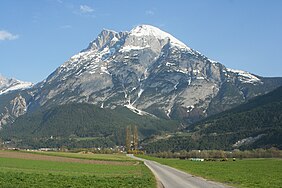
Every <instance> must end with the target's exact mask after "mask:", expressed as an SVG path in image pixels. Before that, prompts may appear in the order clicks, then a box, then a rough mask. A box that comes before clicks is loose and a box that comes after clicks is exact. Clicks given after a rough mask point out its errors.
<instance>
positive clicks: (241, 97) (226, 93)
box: [34, 25, 282, 122]
mask: <svg viewBox="0 0 282 188" xmlns="http://www.w3.org/2000/svg"><path fill="white" fill-rule="evenodd" d="M276 80H277V79H276ZM279 80H280V81H279V82H277V84H273V85H272V86H269V85H271V84H269V83H270V82H271V81H269V80H268V81H267V83H266V82H265V79H264V78H262V77H259V76H256V75H253V74H251V73H248V72H245V71H237V70H232V69H228V68H226V67H225V66H224V65H222V64H220V63H219V62H215V61H212V60H210V59H208V58H207V57H205V56H204V55H202V54H200V53H199V52H197V51H195V50H193V49H191V48H190V47H188V46H186V45H185V44H183V43H182V42H180V41H179V40H177V39H176V38H174V37H173V36H171V35H170V34H168V33H166V32H164V31H161V30H160V29H158V28H156V27H153V26H149V25H141V26H137V27H136V28H134V29H132V30H131V31H130V32H120V33H117V32H114V31H110V30H104V31H102V32H101V33H100V35H99V36H98V37H97V39H95V40H94V41H93V42H91V43H90V44H89V46H88V48H87V49H85V50H83V51H82V52H80V53H78V54H77V55H74V56H73V57H71V58H70V60H69V61H67V62H66V63H64V64H63V65H62V66H60V67H59V68H58V69H57V70H56V71H55V72H53V73H52V74H51V75H50V76H49V77H48V78H47V79H46V80H45V81H44V82H42V83H40V84H39V85H38V86H37V90H38V92H37V93H38V94H37V96H36V98H35V103H34V104H36V105H39V106H52V105H54V104H64V103H70V102H86V103H93V104H97V105H99V106H101V108H115V107H116V106H119V105H122V106H126V107H128V108H129V109H131V110H133V111H134V112H136V113H139V114H146V113H150V114H154V115H156V116H162V117H166V118H175V119H179V118H180V119H186V120H187V121H188V122H193V121H195V120H198V119H200V118H202V117H206V116H207V115H209V114H213V113H217V112H220V111H222V110H225V109H228V108H231V107H233V106H235V105H238V104H240V103H242V102H244V101H246V100H247V99H249V98H251V97H254V96H256V95H260V94H264V93H266V92H268V91H270V90H272V89H274V88H275V87H277V86H279V85H281V84H282V81H281V79H279ZM265 85H268V86H267V87H265Z"/></svg>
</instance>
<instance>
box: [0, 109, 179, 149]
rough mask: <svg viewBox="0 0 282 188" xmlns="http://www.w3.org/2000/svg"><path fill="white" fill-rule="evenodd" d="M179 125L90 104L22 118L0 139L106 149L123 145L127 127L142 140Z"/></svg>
mask: <svg viewBox="0 0 282 188" xmlns="http://www.w3.org/2000/svg"><path fill="white" fill-rule="evenodd" d="M178 125H179V124H178V122H175V121H167V120H162V119H159V118H156V117H152V116H140V115H138V114H136V113H133V112H132V111H130V110H128V109H127V108H125V107H117V108H116V109H114V110H111V109H103V108H100V107H97V106H95V105H91V104H65V105H59V106H56V107H53V108H50V109H48V110H38V111H36V112H33V113H27V114H25V115H22V116H21V117H19V118H17V119H16V120H15V122H14V123H13V124H12V125H6V126H4V127H3V128H2V130H1V136H0V137H1V138H3V139H5V140H12V141H13V142H14V143H15V144H17V146H20V147H32V148H38V147H50V144H56V145H52V146H53V147H61V146H63V145H64V146H72V147H82V145H83V147H93V145H96V146H97V147H107V146H112V145H113V144H114V145H122V144H123V145H124V141H125V128H126V127H127V126H131V128H132V129H133V128H134V126H137V127H138V130H139V137H140V138H141V139H142V138H145V137H148V136H152V135H157V134H161V133H162V132H164V131H166V132H168V131H170V132H171V131H175V130H177V128H178ZM50 138H51V139H50Z"/></svg>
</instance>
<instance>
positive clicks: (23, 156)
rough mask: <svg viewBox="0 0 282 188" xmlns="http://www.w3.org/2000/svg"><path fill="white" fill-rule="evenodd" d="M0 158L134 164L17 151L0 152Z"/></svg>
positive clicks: (130, 163)
mask: <svg viewBox="0 0 282 188" xmlns="http://www.w3.org/2000/svg"><path fill="white" fill-rule="evenodd" d="M0 157H2V158H3V157H4V158H18V159H30V160H43V161H57V162H71V163H84V164H108V165H133V164H134V162H118V161H99V160H89V159H77V158H70V157H59V156H48V155H41V154H34V153H25V152H17V151H3V150H2V151H0Z"/></svg>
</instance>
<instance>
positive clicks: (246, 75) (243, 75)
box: [227, 68, 262, 84]
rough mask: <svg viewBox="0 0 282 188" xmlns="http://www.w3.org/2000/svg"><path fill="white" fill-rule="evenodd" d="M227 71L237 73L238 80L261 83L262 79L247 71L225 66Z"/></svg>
mask: <svg viewBox="0 0 282 188" xmlns="http://www.w3.org/2000/svg"><path fill="white" fill-rule="evenodd" d="M227 71H228V72H232V73H235V74H237V75H238V76H239V79H240V81H242V82H243V83H251V84H254V83H262V81H261V80H260V79H259V78H258V77H256V76H255V75H253V74H251V73H249V72H246V71H242V70H235V69H230V68H227Z"/></svg>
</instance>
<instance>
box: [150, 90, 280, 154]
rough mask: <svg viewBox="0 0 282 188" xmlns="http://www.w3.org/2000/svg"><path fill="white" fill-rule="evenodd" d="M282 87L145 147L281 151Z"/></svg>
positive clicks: (163, 149)
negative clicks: (272, 149)
mask: <svg viewBox="0 0 282 188" xmlns="http://www.w3.org/2000/svg"><path fill="white" fill-rule="evenodd" d="M281 138H282V87H280V88H278V89H276V90H275V91H273V92H270V93H268V94H266V95H263V96H259V97H256V98H254V99H251V100H250V101H248V102H247V103H245V104H243V105H240V106H238V107H236V108H234V109H231V110H229V111H226V112H223V113H220V114H217V115H215V116H211V117H209V118H207V119H205V120H203V121H201V122H198V123H195V124H193V125H192V126H191V127H189V130H187V132H185V133H180V134H178V135H174V136H172V137H170V138H168V139H161V140H159V141H157V142H151V143H150V144H148V145H147V149H148V150H150V151H152V152H153V151H165V150H174V151H177V150H182V149H186V150H190V149H235V148H240V149H252V148H261V147H262V148H264V147H266V148H269V147H273V146H274V147H278V148H280V149H281V148H282V139H281Z"/></svg>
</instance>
